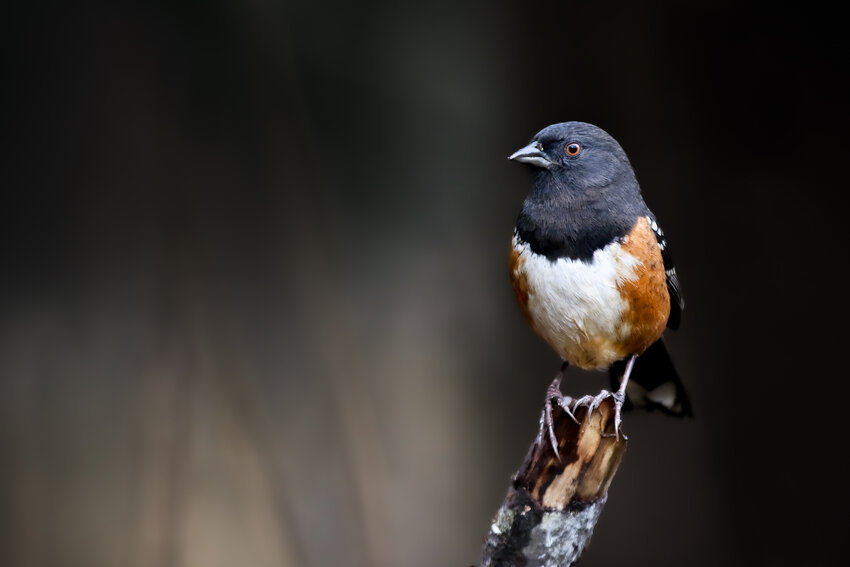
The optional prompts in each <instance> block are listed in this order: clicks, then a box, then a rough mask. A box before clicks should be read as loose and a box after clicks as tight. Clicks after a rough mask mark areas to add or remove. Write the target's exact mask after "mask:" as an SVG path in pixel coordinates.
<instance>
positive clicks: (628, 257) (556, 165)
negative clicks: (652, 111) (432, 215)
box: [510, 122, 691, 452]
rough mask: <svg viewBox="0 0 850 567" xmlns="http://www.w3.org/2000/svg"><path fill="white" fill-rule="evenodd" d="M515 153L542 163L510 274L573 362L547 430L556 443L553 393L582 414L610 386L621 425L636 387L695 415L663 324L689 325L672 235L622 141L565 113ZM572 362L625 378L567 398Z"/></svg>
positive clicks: (650, 401) (554, 343) (637, 400)
mask: <svg viewBox="0 0 850 567" xmlns="http://www.w3.org/2000/svg"><path fill="white" fill-rule="evenodd" d="M510 159H512V160H514V161H518V162H520V163H524V164H528V165H530V166H532V167H534V168H535V172H536V175H535V178H534V185H533V187H532V189H531V193H530V194H529V195H528V197H527V198H526V199H525V202H524V203H523V207H522V211H521V212H520V214H519V218H518V219H517V223H516V228H515V230H514V234H513V242H512V248H511V281H512V283H513V288H514V292H515V293H516V297H517V300H518V301H519V304H520V307H521V308H522V312H523V314H524V315H525V318H526V319H527V320H528V323H529V324H530V325H531V327H532V328H533V329H534V331H535V332H537V334H539V335H540V336H541V337H542V338H543V339H544V340H545V341H546V342H547V343H549V345H550V346H551V347H552V348H553V349H555V351H556V352H557V353H558V354H559V355H561V357H562V358H563V359H564V361H565V363H564V365H563V366H562V368H561V372H560V373H559V374H558V376H557V377H556V378H555V380H554V382H553V383H552V386H550V390H549V394H548V398H547V403H546V410H547V411H546V412H545V414H544V422H543V424H542V426H541V434H542V433H543V429H544V427H545V428H548V432H549V437H550V440H551V442H552V444H553V447H555V448H556V452H557V442H556V440H555V435H554V432H553V429H552V421H551V404H550V402H551V401H556V402H557V403H559V405H561V407H563V408H564V409H565V410H566V411H567V412H570V415H572V411H573V410H575V408H576V407H578V406H580V405H586V406H588V409H589V410H592V409H593V408H595V407H596V406H597V405H599V403H601V402H602V400H603V399H605V398H606V397H609V396H612V397H613V398H614V400H615V407H616V418H615V431H616V432H618V434H619V425H620V410H621V408H622V406H623V404H624V402H625V401H626V396H627V395H628V400H629V401H630V402H631V403H632V404H633V405H635V406H641V407H647V408H658V409H661V410H663V411H665V412H667V413H670V414H674V415H690V411H691V410H690V403H689V402H688V398H687V395H686V394H685V391H684V389H683V387H682V383H681V381H680V380H679V377H678V375H677V374H676V370H675V368H674V367H673V363H672V361H671V359H670V356H669V355H668V353H667V349H666V348H665V346H664V343H663V341H662V339H661V335H662V333H663V332H664V329H665V327H669V328H671V329H676V328H677V327H678V326H679V320H680V318H681V314H682V309H683V308H684V305H685V303H684V301H683V300H682V294H681V292H680V291H679V280H678V278H677V276H676V270H675V269H674V268H673V262H672V259H671V256H670V250H669V248H668V246H667V242H666V241H665V239H664V233H663V232H662V231H661V228H660V227H659V226H658V222H657V221H656V220H655V216H654V215H653V214H652V212H651V211H650V210H649V208H648V207H647V206H646V203H644V201H643V197H641V193H640V186H639V185H638V182H637V179H636V178H635V174H634V170H633V169H632V166H631V164H630V163H629V160H628V158H627V157H626V153H625V152H624V151H623V149H622V148H621V147H620V144H618V143H617V141H616V140H615V139H614V138H612V137H611V136H610V135H609V134H607V133H606V132H605V131H603V130H602V129H600V128H598V127H596V126H593V125H591V124H586V123H583V122H565V123H562V124H554V125H552V126H549V127H547V128H544V129H543V130H541V131H540V132H539V133H538V134H537V135H536V136H534V138H533V139H532V140H531V142H530V143H529V144H528V145H527V146H525V147H524V148H522V149H520V150H519V151H517V152H515V153H514V154H513V155H511V156H510ZM567 363H569V364H572V365H574V366H577V367H579V368H584V369H606V368H607V369H609V373H610V375H611V380H612V383H613V384H614V385H615V387H616V385H617V384H618V383H619V387H618V388H617V389H616V391H615V392H614V393H610V392H608V391H606V390H603V391H602V393H600V394H599V395H598V396H584V397H582V398H579V399H578V400H573V399H572V398H569V397H566V396H563V395H561V392H560V388H559V385H560V380H561V377H562V374H563V370H564V369H565V368H566V366H567ZM630 377H631V380H630V379H629V378H630ZM588 415H590V411H588Z"/></svg>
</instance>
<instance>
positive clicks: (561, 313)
mask: <svg viewBox="0 0 850 567" xmlns="http://www.w3.org/2000/svg"><path fill="white" fill-rule="evenodd" d="M513 246H514V249H515V250H516V252H518V254H519V258H518V260H519V261H518V262H517V263H516V267H515V271H516V272H518V273H515V274H514V276H515V277H517V276H519V277H524V278H525V280H526V281H527V289H528V305H527V307H526V308H527V312H528V316H529V317H530V318H531V321H532V323H533V325H534V329H535V331H537V333H538V334H540V335H541V336H542V337H543V338H544V339H545V340H546V341H547V342H548V343H549V344H550V345H551V346H552V348H554V349H555V350H556V351H557V352H558V353H559V354H560V355H561V356H562V357H563V358H564V359H565V360H567V361H569V362H570V363H571V364H574V365H576V366H579V367H581V368H605V367H607V366H609V365H610V364H611V363H612V362H614V361H615V360H618V359H620V358H622V357H623V354H622V353H621V352H619V351H618V349H617V345H618V344H619V343H621V342H622V340H623V338H624V337H626V336H628V333H629V328H628V325H627V324H624V323H623V317H622V315H623V313H624V312H625V311H626V310H627V309H628V308H629V306H628V303H627V302H626V300H625V299H623V297H622V296H621V295H620V291H619V286H620V285H621V284H622V283H623V282H626V281H630V280H635V279H637V275H636V273H635V267H636V266H638V265H640V263H641V262H640V261H639V260H637V259H636V258H635V257H634V256H632V255H631V254H628V253H627V252H626V251H624V250H623V249H622V247H621V246H620V244H619V243H617V242H613V243H611V244H609V245H607V246H606V247H605V248H602V249H601V250H597V251H596V252H595V253H594V254H593V258H592V260H591V261H590V262H583V261H581V260H571V259H569V258H560V259H558V260H555V261H554V262H553V261H550V260H549V259H547V258H546V257H545V256H541V255H538V254H535V253H533V252H532V251H531V248H530V247H529V246H528V244H527V243H525V242H523V241H521V240H520V239H519V238H518V237H517V236H516V235H514V239H513Z"/></svg>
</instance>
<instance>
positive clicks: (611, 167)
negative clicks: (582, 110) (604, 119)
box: [509, 122, 636, 196]
mask: <svg viewBox="0 0 850 567" xmlns="http://www.w3.org/2000/svg"><path fill="white" fill-rule="evenodd" d="M509 159H512V160H514V161H518V162H520V163H525V164H528V165H530V166H533V167H535V168H539V169H540V170H541V173H545V174H546V177H551V178H552V180H551V181H555V183H551V182H549V183H547V184H546V185H548V186H550V187H549V188H550V189H553V190H554V189H558V190H561V191H570V192H573V193H575V194H576V195H575V196H578V195H581V194H584V195H585V196H592V194H593V193H594V192H598V191H601V190H603V189H605V188H609V187H611V186H619V187H622V185H621V183H622V182H623V181H627V183H626V185H630V184H632V183H634V184H635V186H636V183H635V182H634V172H633V171H632V166H631V164H630V163H629V159H628V158H627V157H626V152H624V151H623V148H621V147H620V144H619V143H617V140H615V139H614V138H612V137H611V136H610V135H609V134H608V133H607V132H605V131H604V130H602V129H601V128H599V127H597V126H594V125H593V124H587V123H586V122H562V123H560V124H553V125H552V126H547V127H546V128H544V129H543V130H541V131H540V132H538V133H537V135H535V136H534V138H532V140H531V142H530V143H529V144H528V145H527V146H525V147H524V148H522V149H520V150H518V151H517V152H515V153H514V154H513V155H511V156H510V158H509ZM624 178H625V179H624ZM538 185H539V184H538Z"/></svg>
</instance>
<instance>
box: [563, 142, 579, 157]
mask: <svg viewBox="0 0 850 567" xmlns="http://www.w3.org/2000/svg"><path fill="white" fill-rule="evenodd" d="M564 151H565V152H567V155H568V156H577V155H578V153H579V152H580V151H581V146H579V145H578V144H576V143H575V142H572V143H571V144H567V147H566V148H564Z"/></svg>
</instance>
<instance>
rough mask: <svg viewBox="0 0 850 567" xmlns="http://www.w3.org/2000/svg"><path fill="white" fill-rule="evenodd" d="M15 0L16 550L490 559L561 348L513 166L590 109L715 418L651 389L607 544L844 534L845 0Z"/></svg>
mask: <svg viewBox="0 0 850 567" xmlns="http://www.w3.org/2000/svg"><path fill="white" fill-rule="evenodd" d="M4 12H5V21H6V25H5V26H4V27H5V28H6V31H5V32H4V34H3V36H4V39H3V42H4V44H6V45H5V46H4V48H3V50H2V51H3V60H4V64H3V69H4V73H3V89H2V108H3V126H2V131H3V138H4V144H3V150H2V160H3V164H4V165H3V168H2V178H3V184H2V185H3V199H2V208H0V211H2V212H0V215H2V219H0V251H1V252H0V254H1V255H0V460H1V461H0V464H1V466H0V498H1V499H2V500H1V501H0V564H2V565H4V566H21V567H24V566H41V565H44V566H54V565H56V566H60V565H61V566H77V565H79V566H87V567H92V566H94V567H98V566H111V565H128V566H140V567H141V566H145V567H147V566H160V565H162V566H172V565H173V566H183V565H204V566H206V567H209V566H214V565H222V566H225V565H252V566H265V565H268V566H290V565H297V566H325V565H346V566H353V567H359V566H376V567H383V566H400V565H403V566H412V567H415V566H433V565H447V566H448V565H456V566H464V565H469V564H471V563H473V562H474V561H475V559H476V557H477V555H478V552H479V549H480V546H481V542H482V539H483V536H484V535H485V534H486V532H487V529H488V526H489V521H490V518H491V516H492V514H493V513H494V512H495V511H496V509H497V507H498V506H499V504H500V502H501V500H502V497H503V496H504V493H505V491H506V489H507V485H508V480H509V478H510V476H511V474H512V473H513V472H514V470H515V469H516V467H517V466H518V465H519V463H520V461H521V459H522V457H523V455H524V451H525V449H526V447H527V446H528V443H529V442H530V441H531V439H532V438H533V436H534V434H535V432H536V426H537V417H538V412H539V410H540V407H541V405H542V399H543V394H544V392H545V388H546V386H547V385H548V383H549V381H550V380H551V378H552V377H553V376H554V374H555V371H556V370H557V368H558V365H559V361H558V359H557V357H556V355H554V354H553V353H552V352H551V351H550V350H549V349H548V347H546V346H545V345H544V344H543V343H542V342H541V341H540V340H539V339H538V338H537V337H535V336H534V335H533V334H532V332H531V331H530V330H529V329H528V328H527V326H526V325H525V322H524V321H523V319H522V316H521V315H520V312H519V310H518V309H517V307H516V305H515V300H514V297H513V294H512V292H511V289H510V285H509V283H508V276H507V265H506V264H507V250H508V242H509V238H510V234H511V230H512V228H513V222H514V220H515V217H516V213H517V212H518V210H519V206H520V203H521V201H522V199H523V197H524V195H525V193H526V191H527V190H528V188H529V185H530V175H529V172H528V171H526V170H525V169H524V168H523V167H520V166H518V165H516V164H514V163H510V162H508V161H507V160H506V159H505V158H506V156H507V155H508V154H510V153H511V152H512V151H514V150H515V149H517V148H519V147H520V146H521V145H524V144H525V143H526V142H527V140H528V139H529V138H530V137H531V136H532V135H533V134H534V133H535V132H536V131H537V130H539V129H540V128H542V127H544V126H546V125H547V124H550V123H553V122H560V121H564V120H584V121H589V122H593V123H596V124H598V125H600V126H602V127H603V128H605V129H606V130H608V131H609V132H610V133H611V134H613V135H614V136H615V137H616V138H617V139H619V141H620V142H621V143H622V145H623V146H624V147H625V149H626V151H627V152H628V153H629V155H630V156H631V159H632V162H633V165H634V166H635V169H636V171H637V174H638V178H639V180H640V181H641V184H642V186H643V191H644V196H645V198H646V200H647V202H648V203H649V205H650V206H651V207H652V208H653V210H654V211H655V213H656V214H657V216H658V218H659V219H660V220H661V221H662V223H663V226H664V229H665V232H666V233H667V235H668V237H669V241H670V242H671V245H672V247H673V253H674V255H675V257H676V260H677V265H678V271H679V274H680V278H681V280H682V286H683V290H684V294H685V298H686V300H687V308H686V311H685V314H684V320H683V325H682V328H681V330H680V331H679V332H677V333H673V334H670V336H669V341H668V344H669V346H670V349H671V351H672V352H673V353H674V356H675V359H676V361H677V364H678V366H679V369H680V372H681V374H682V375H683V376H684V379H685V381H686V382H687V384H688V386H689V388H690V391H691V395H692V397H693V402H694V405H695V412H696V418H695V419H693V420H690V421H678V420H672V419H669V418H665V417H663V416H660V415H651V414H629V415H627V416H626V419H625V429H626V431H627V433H628V434H629V437H630V446H629V450H628V452H627V454H626V457H625V460H624V462H623V464H622V466H621V467H620V471H619V474H618V476H617V478H616V480H615V482H614V484H613V486H612V488H611V494H610V499H609V502H608V505H607V507H606V510H605V513H604V514H603V516H602V519H601V521H600V523H599V524H598V525H597V528H596V532H595V534H594V539H593V542H592V544H591V547H590V548H589V550H588V551H587V552H586V554H585V557H584V558H583V561H582V563H583V564H584V565H588V566H594V565H636V566H644V565H645V566H665V565H683V564H684V565H696V566H702V565H706V566H707V565H718V564H723V565H770V566H785V565H794V566H799V565H839V564H846V548H847V546H846V536H847V533H848V519H847V518H848V516H847V512H846V507H847V505H848V504H850V499H848V491H847V487H846V479H847V474H848V469H847V466H846V453H847V451H848V443H847V439H846V433H845V432H844V429H843V428H844V425H845V419H844V418H845V413H846V411H845V406H844V404H845V400H846V394H847V393H848V388H847V385H846V371H844V368H843V367H844V364H845V363H844V360H846V357H845V356H844V355H845V354H846V351H847V348H846V339H847V336H848V333H847V331H846V323H845V316H846V309H845V304H846V297H847V291H846V277H845V275H844V272H845V268H846V266H845V265H846V263H847V259H848V254H847V252H846V248H845V245H844V239H845V231H846V228H845V227H846V226H847V223H846V218H845V217H846V212H845V211H846V205H845V202H846V198H845V192H846V191H847V189H848V183H847V178H846V173H845V169H846V168H845V164H846V162H847V156H848V149H850V143H848V136H847V130H846V127H847V122H848V121H847V120H846V118H847V116H846V107H847V101H848V94H850V93H848V88H847V87H846V79H847V60H848V59H847V56H848V50H847V39H846V38H847V33H846V29H845V28H844V24H843V21H842V19H841V18H838V17H837V15H836V14H834V13H830V12H828V11H823V10H821V9H819V8H818V7H817V6H815V5H814V4H811V3H807V4H804V5H795V8H794V10H793V11H791V10H786V9H782V10H779V9H778V8H775V7H772V8H763V7H759V6H756V5H742V4H740V3H733V2H728V3H723V2H711V1H709V2H692V3H680V2H648V3H642V2H630V3H622V4H613V5H612V4H607V3H596V4H594V3H581V2H573V3H566V2H559V3H547V2H538V3H518V2H493V1H483V0H479V1H475V2H466V3H459V2H454V1H451V2H449V1H444V0H436V1H431V2H422V3H419V4H415V3H410V4H407V5H401V4H398V3H391V2H381V1H370V2H351V3H348V2H336V1H329V0H326V1H324V2H314V3H290V2H276V1H274V0H249V1H246V2H231V3H221V2H215V3H195V2H165V3H156V2H154V3H141V2H140V3H139V4H137V5H135V4H132V3H114V2H103V3H98V2H91V3H80V2H77V3H63V2H55V3H51V2H46V3H29V4H27V3H17V4H16V5H14V6H9V7H6V8H5V9H4ZM605 380H606V379H605V377H604V375H603V374H595V373H592V374H584V373H580V372H572V373H570V374H569V379H568V381H567V383H566V384H565V388H564V389H565V391H567V392H568V393H573V394H583V393H588V392H594V391H596V390H598V389H599V388H601V387H602V386H603V385H604V384H605ZM842 556H843V557H842Z"/></svg>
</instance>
